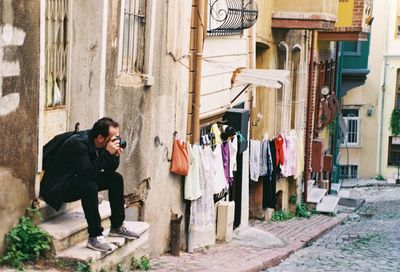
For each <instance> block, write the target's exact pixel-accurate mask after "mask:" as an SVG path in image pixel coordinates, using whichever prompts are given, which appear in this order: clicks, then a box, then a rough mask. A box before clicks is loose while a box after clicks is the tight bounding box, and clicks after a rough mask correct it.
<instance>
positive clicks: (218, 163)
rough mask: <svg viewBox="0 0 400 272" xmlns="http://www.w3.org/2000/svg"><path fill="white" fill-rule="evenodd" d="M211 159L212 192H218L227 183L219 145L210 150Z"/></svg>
mask: <svg viewBox="0 0 400 272" xmlns="http://www.w3.org/2000/svg"><path fill="white" fill-rule="evenodd" d="M212 161H213V168H214V194H218V193H220V192H221V191H222V190H223V189H225V188H226V187H227V185H228V184H227V182H226V178H225V173H224V165H223V161H222V148H221V145H217V146H216V147H215V149H214V151H212Z"/></svg>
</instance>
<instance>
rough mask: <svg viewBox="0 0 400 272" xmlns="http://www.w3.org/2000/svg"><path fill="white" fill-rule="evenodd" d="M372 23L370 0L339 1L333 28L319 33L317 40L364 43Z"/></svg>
mask: <svg viewBox="0 0 400 272" xmlns="http://www.w3.org/2000/svg"><path fill="white" fill-rule="evenodd" d="M372 21H373V18H372V0H340V1H339V11H338V21H337V23H336V24H335V28H334V29H332V30H327V31H324V32H321V33H319V34H318V40H322V41H366V40H367V39H368V33H370V32H371V24H372Z"/></svg>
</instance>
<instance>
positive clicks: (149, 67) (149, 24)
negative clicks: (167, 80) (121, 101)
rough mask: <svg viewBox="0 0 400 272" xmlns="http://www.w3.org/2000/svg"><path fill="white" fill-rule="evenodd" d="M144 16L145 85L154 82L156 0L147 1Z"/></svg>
mask: <svg viewBox="0 0 400 272" xmlns="http://www.w3.org/2000/svg"><path fill="white" fill-rule="evenodd" d="M146 13H147V14H146V17H147V18H150V20H146V44H145V48H146V49H147V50H146V54H145V57H144V67H143V76H142V77H143V81H144V85H145V86H146V87H150V86H152V85H153V84H154V76H153V56H154V33H155V29H156V0H151V1H147V10H146Z"/></svg>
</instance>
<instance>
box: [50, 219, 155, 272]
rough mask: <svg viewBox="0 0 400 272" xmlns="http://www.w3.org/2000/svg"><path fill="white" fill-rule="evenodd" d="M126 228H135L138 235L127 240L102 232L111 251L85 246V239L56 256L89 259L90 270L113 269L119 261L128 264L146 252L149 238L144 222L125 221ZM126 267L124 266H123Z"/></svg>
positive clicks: (66, 258)
mask: <svg viewBox="0 0 400 272" xmlns="http://www.w3.org/2000/svg"><path fill="white" fill-rule="evenodd" d="M125 225H126V226H127V228H129V229H132V230H135V232H137V233H138V234H140V237H139V238H138V239H135V240H129V239H125V238H121V237H109V236H108V232H109V229H107V230H106V231H105V232H104V236H105V238H106V240H107V241H108V242H109V243H111V244H112V248H113V250H112V251H109V252H100V251H96V250H92V249H89V248H87V247H86V242H87V241H86V239H85V240H84V241H82V242H80V243H78V244H76V245H74V246H71V247H69V248H67V249H65V250H63V251H61V252H59V253H58V254H56V257H57V258H58V259H61V260H65V261H68V262H70V261H75V262H85V263H88V262H89V260H91V269H92V271H99V270H101V269H104V270H106V271H113V270H115V268H116V266H117V265H118V264H120V263H123V264H125V265H127V264H128V265H129V263H130V262H131V259H132V258H133V257H135V258H136V259H140V257H142V256H144V255H147V254H148V252H147V251H148V248H147V241H148V240H149V231H148V229H149V224H148V223H146V222H133V221H127V222H125ZM125 267H126V266H125Z"/></svg>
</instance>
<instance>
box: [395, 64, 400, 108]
mask: <svg viewBox="0 0 400 272" xmlns="http://www.w3.org/2000/svg"><path fill="white" fill-rule="evenodd" d="M394 103H395V108H396V109H398V110H400V69H397V80H396V98H395V101H394Z"/></svg>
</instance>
